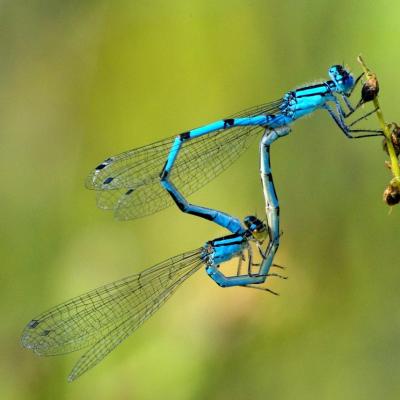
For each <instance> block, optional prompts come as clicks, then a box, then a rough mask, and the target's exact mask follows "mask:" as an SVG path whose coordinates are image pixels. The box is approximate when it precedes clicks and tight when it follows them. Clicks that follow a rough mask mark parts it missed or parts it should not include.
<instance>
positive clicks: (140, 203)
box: [86, 100, 281, 220]
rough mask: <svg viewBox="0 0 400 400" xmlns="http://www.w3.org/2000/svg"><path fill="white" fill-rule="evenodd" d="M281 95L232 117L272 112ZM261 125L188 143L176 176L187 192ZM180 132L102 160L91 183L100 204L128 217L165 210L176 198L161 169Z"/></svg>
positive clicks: (246, 142)
mask: <svg viewBox="0 0 400 400" xmlns="http://www.w3.org/2000/svg"><path fill="white" fill-rule="evenodd" d="M280 104H281V100H279V101H275V102H273V103H269V104H266V105H261V106H257V107H254V108H251V109H248V110H245V111H243V112H241V113H238V114H235V115H233V116H231V117H236V118H239V117H245V116H252V115H261V114H267V113H268V114H272V113H276V112H278V111H279V106H280ZM262 130H263V129H262V127H258V126H243V127H233V128H231V129H224V130H220V131H216V132H213V133H210V134H208V135H205V136H202V137H199V138H196V139H192V140H190V141H188V142H187V143H185V144H184V146H183V147H182V149H181V151H180V153H179V156H178V158H177V160H176V162H175V165H174V168H173V171H172V179H173V181H174V183H175V184H176V186H177V187H178V188H179V190H180V191H181V192H182V194H183V195H184V196H188V195H190V194H192V193H193V192H195V191H196V190H198V189H200V188H201V187H202V186H204V185H205V184H207V183H208V182H209V181H211V180H212V179H213V178H215V177H216V176H217V175H219V174H220V173H221V172H222V171H224V170H225V169H226V168H228V166H229V165H231V164H232V163H233V162H234V161H235V160H236V159H237V158H238V157H239V156H240V155H241V154H242V153H243V152H244V151H245V150H246V149H247V148H248V147H249V145H250V144H251V141H252V139H253V138H254V137H255V136H256V135H257V134H258V133H261V132H262ZM174 138H175V137H170V138H167V139H164V140H161V141H159V142H156V143H153V144H150V145H147V146H144V147H140V148H137V149H133V150H130V151H127V152H125V153H122V154H120V155H117V156H114V157H110V158H108V159H107V160H105V161H103V162H102V163H101V164H100V165H98V166H97V168H96V169H95V170H94V171H93V172H92V173H91V174H90V175H89V177H88V178H87V180H86V186H87V187H88V188H89V189H94V190H96V191H97V204H98V206H99V207H100V208H103V209H107V210H114V213H115V217H116V218H117V219H120V220H128V219H134V218H139V217H143V216H146V215H150V214H153V213H155V212H157V211H160V210H162V209H164V208H166V207H168V206H170V205H171V204H172V199H171V198H170V196H169V195H168V194H167V193H166V192H165V190H164V189H163V188H162V187H161V185H160V178H159V176H160V172H161V170H162V168H163V166H164V164H165V162H166V160H167V156H168V154H169V151H170V149H171V145H172V142H173V140H174Z"/></svg>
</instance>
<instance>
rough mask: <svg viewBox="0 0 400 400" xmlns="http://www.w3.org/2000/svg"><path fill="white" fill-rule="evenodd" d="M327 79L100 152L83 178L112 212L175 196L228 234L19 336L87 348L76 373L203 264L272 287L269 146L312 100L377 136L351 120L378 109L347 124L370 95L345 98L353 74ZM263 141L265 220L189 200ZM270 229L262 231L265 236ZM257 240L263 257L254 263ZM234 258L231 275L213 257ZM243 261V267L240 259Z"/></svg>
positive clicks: (275, 210)
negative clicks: (143, 142)
mask: <svg viewBox="0 0 400 400" xmlns="http://www.w3.org/2000/svg"><path fill="white" fill-rule="evenodd" d="M329 76H330V80H328V81H324V82H321V83H318V84H314V85H312V86H304V87H300V88H298V89H296V90H293V91H289V92H287V93H286V94H285V95H284V96H283V97H282V98H281V99H279V100H277V101H273V102H271V103H268V104H264V105H261V106H257V107H254V108H251V109H248V110H245V111H243V112H241V113H238V114H235V115H233V116H231V117H229V118H225V119H221V120H219V121H216V122H214V123H211V124H208V125H205V126H202V127H200V128H196V129H193V130H190V131H187V132H184V133H182V134H180V135H178V136H176V137H172V138H167V139H164V140H161V141H159V142H156V143H153V144H150V145H148V146H144V147H141V148H138V149H134V150H131V151H128V152H125V153H122V154H120V155H117V156H113V157H110V158H107V159H106V160H105V161H103V162H102V163H100V164H99V165H98V166H97V167H96V168H95V169H94V171H93V172H92V173H91V174H90V175H89V177H88V178H87V180H86V186H87V187H88V188H89V189H93V190H95V191H96V194H97V202H98V205H99V207H101V208H104V209H109V210H113V212H114V215H115V217H116V218H117V219H120V220H128V219H134V218H139V217H143V216H146V215H149V214H152V213H155V212H157V211H160V210H162V209H164V208H166V207H168V206H169V205H171V204H173V203H175V204H176V205H177V206H178V207H179V209H180V210H181V211H183V212H185V213H188V214H192V215H195V216H197V217H200V218H205V219H207V220H210V221H212V222H214V223H215V224H218V225H220V226H222V227H223V228H225V229H227V230H228V232H229V235H228V236H224V237H221V238H217V239H213V240H210V241H208V242H206V243H205V244H204V245H203V246H202V247H200V248H198V249H196V250H193V251H189V252H186V253H183V254H181V255H178V256H175V257H172V258H170V259H168V260H166V261H163V262H161V263H159V264H157V265H155V266H153V267H151V268H148V269H146V270H144V271H143V272H141V273H139V274H136V275H133V276H130V277H127V278H125V279H121V280H119V281H116V282H114V283H111V284H108V285H105V286H102V287H100V288H98V289H95V290H92V291H90V292H88V293H86V294H83V295H81V296H78V297H75V298H73V299H71V300H69V301H67V302H65V303H62V304H61V305H59V306H56V307H54V308H52V309H50V310H48V311H47V312H45V313H43V314H41V315H39V316H37V317H35V318H34V319H32V320H31V321H30V322H29V324H28V325H27V326H26V328H25V330H24V332H23V335H22V339H21V340H22V344H23V346H25V347H26V348H29V349H32V350H33V351H34V352H35V353H37V354H39V355H57V354H64V353H68V352H72V351H76V350H80V349H84V348H88V350H87V351H86V352H85V353H84V355H83V356H82V357H81V358H80V359H79V361H78V362H77V364H76V365H75V367H74V368H73V370H72V372H71V374H70V376H69V380H74V379H76V378H77V377H79V376H80V375H81V374H83V373H84V372H86V371H87V370H88V369H90V368H92V367H93V366H95V365H96V364H97V363H99V362H100V361H101V360H102V359H103V358H104V357H105V356H106V355H107V354H108V353H110V352H111V351H112V350H113V349H114V348H115V347H116V346H117V345H118V344H119V343H121V342H122V341H123V340H124V339H126V338H127V337H128V336H129V335H130V334H131V333H132V332H133V331H134V330H135V329H137V328H138V327H139V326H140V325H141V324H142V323H143V322H144V321H145V320H146V319H148V318H149V317H150V316H151V315H152V314H153V313H154V312H155V311H156V310H157V309H158V308H159V307H160V306H161V305H162V304H163V303H164V302H165V301H166V300H167V299H168V298H169V297H170V296H171V295H172V293H173V292H174V291H175V290H176V289H177V288H178V287H179V286H180V284H181V283H183V282H184V281H185V280H186V279H187V278H188V277H189V276H191V275H192V274H193V273H194V272H196V271H197V270H198V269H200V267H202V266H205V269H206V272H207V273H208V275H209V276H210V277H211V278H212V279H213V280H214V281H215V282H216V283H217V284H218V285H220V286H222V287H228V286H240V287H249V288H257V289H262V290H266V291H269V292H272V293H274V292H273V291H272V290H270V289H268V288H266V287H264V286H260V285H261V284H263V283H265V282H266V280H267V279H268V277H271V276H278V277H282V276H281V275H279V274H277V273H274V272H271V268H273V267H277V268H281V267H279V266H278V265H276V264H274V263H273V260H274V257H275V254H276V252H277V250H278V247H279V240H280V228H279V203H278V198H277V195H276V191H275V187H274V182H273V178H272V172H271V166H270V146H271V144H272V143H273V142H274V141H275V140H277V139H279V138H280V137H282V136H285V135H287V134H289V133H290V131H291V129H290V125H291V124H292V123H293V122H294V121H296V120H297V119H299V118H301V117H303V116H306V115H309V114H312V113H313V112H314V111H316V110H318V109H322V110H326V111H327V112H328V114H329V115H330V116H331V118H332V119H333V121H334V122H335V124H336V125H337V126H338V127H339V128H340V130H341V131H342V132H343V133H344V134H345V135H346V136H347V137H348V138H352V139H353V138H362V137H369V136H382V132H381V131H379V130H375V129H354V126H355V125H356V124H357V123H358V122H359V121H361V120H363V119H365V118H366V117H367V116H368V115H370V114H372V113H373V112H375V111H376V110H372V111H370V112H368V113H366V114H364V115H362V116H361V117H360V118H358V119H356V120H355V121H353V122H352V123H347V122H346V121H347V119H348V117H350V116H351V115H352V114H353V113H354V112H355V111H356V110H357V109H359V108H360V106H361V105H362V104H363V103H364V102H365V101H366V100H369V99H365V98H364V99H363V98H361V100H360V101H358V102H356V103H354V105H353V104H352V102H351V101H350V98H351V95H352V93H353V91H354V88H355V87H356V85H357V83H358V82H359V81H360V78H361V76H360V77H358V78H357V79H354V78H353V76H352V74H351V73H350V72H349V71H348V70H347V69H346V68H344V67H343V66H341V65H334V66H332V67H331V68H330V69H329ZM257 136H259V137H260V138H261V140H260V146H259V151H260V172H261V181H262V187H263V194H264V198H265V203H266V204H265V206H266V219H267V223H264V222H263V221H262V220H260V219H258V218H257V217H255V216H252V215H250V216H247V217H246V218H244V220H243V222H242V221H240V220H239V219H238V218H236V217H234V216H231V215H229V214H227V213H224V212H222V211H218V210H214V209H211V208H206V207H202V206H198V205H192V204H190V203H189V202H188V201H187V200H186V196H188V195H190V194H191V193H193V192H195V191H196V190H198V189H199V188H201V187H202V186H204V185H205V184H206V183H207V182H209V181H210V180H212V179H213V178H214V177H216V176H217V175H218V174H220V173H221V172H222V171H223V170H225V169H226V168H227V167H228V166H229V165H230V164H231V163H232V162H234V161H235V160H236V159H237V158H238V157H239V156H240V154H241V153H242V152H243V151H244V150H245V149H246V148H248V147H249V145H250V143H251V141H252V140H253V139H255V138H256V137H257ZM267 238H268V240H267ZM253 249H256V251H257V253H258V256H259V257H260V260H261V262H260V263H256V262H254V258H253ZM235 258H237V260H238V268H237V271H236V273H234V274H226V273H224V272H223V271H222V269H221V268H220V266H221V265H222V264H224V263H225V262H227V261H229V260H232V259H235ZM243 260H246V262H247V268H245V270H244V271H243V269H244V268H243V266H242V262H243Z"/></svg>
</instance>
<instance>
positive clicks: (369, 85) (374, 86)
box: [361, 73, 379, 103]
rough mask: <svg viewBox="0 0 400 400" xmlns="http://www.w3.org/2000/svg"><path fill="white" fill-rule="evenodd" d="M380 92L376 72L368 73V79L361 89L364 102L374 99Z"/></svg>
mask: <svg viewBox="0 0 400 400" xmlns="http://www.w3.org/2000/svg"><path fill="white" fill-rule="evenodd" d="M378 93H379V83H378V79H377V77H376V75H375V74H373V73H370V74H369V75H368V79H367V80H366V82H365V83H364V85H363V87H362V89H361V99H362V101H363V103H366V102H368V101H372V100H374V99H375V97H376V96H378Z"/></svg>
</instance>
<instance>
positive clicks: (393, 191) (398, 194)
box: [383, 185, 400, 206]
mask: <svg viewBox="0 0 400 400" xmlns="http://www.w3.org/2000/svg"><path fill="white" fill-rule="evenodd" d="M383 200H384V202H385V203H386V204H387V205H388V206H394V205H396V204H398V203H400V188H399V186H397V185H389V186H388V187H387V188H386V189H385V191H384V192H383Z"/></svg>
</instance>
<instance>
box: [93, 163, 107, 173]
mask: <svg viewBox="0 0 400 400" xmlns="http://www.w3.org/2000/svg"><path fill="white" fill-rule="evenodd" d="M106 166H107V163H101V164H99V165H98V166H97V167H96V171H100V170H102V169H103V168H105V167H106Z"/></svg>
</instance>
